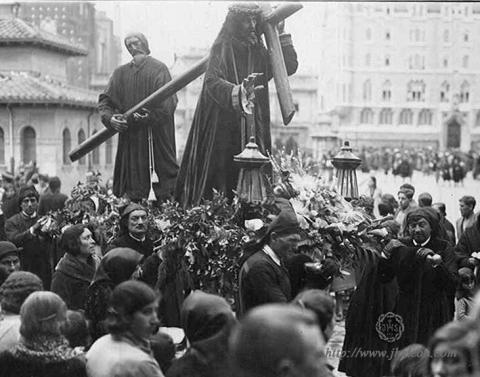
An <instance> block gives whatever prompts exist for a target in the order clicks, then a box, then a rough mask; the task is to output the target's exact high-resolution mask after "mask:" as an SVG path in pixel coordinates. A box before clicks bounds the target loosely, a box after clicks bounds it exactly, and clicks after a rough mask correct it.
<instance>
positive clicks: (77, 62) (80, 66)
mask: <svg viewBox="0 0 480 377" xmlns="http://www.w3.org/2000/svg"><path fill="white" fill-rule="evenodd" d="M18 4H19V8H18V10H17V17H19V18H21V19H23V20H25V21H27V22H28V23H30V24H32V25H35V26H37V27H40V28H42V29H44V30H48V31H50V32H51V33H57V34H59V35H61V36H63V37H65V38H66V39H68V40H69V41H70V42H71V43H76V44H82V45H84V46H85V47H86V48H87V51H88V54H87V55H86V56H77V57H72V58H71V59H68V62H67V79H68V82H69V83H70V84H71V85H75V86H79V87H84V88H92V89H95V90H102V89H103V88H104V87H105V86H106V84H107V82H108V78H109V75H110V74H111V73H112V72H113V70H114V69H115V68H116V67H117V66H118V65H119V64H120V58H121V45H120V41H119V38H118V37H117V36H115V35H114V33H113V21H112V20H111V19H109V18H108V17H106V15H105V13H104V12H98V11H96V9H95V5H94V4H93V3H90V2H87V1H75V2H61V1H55V2H53V1H51V2H21V3H18Z"/></svg>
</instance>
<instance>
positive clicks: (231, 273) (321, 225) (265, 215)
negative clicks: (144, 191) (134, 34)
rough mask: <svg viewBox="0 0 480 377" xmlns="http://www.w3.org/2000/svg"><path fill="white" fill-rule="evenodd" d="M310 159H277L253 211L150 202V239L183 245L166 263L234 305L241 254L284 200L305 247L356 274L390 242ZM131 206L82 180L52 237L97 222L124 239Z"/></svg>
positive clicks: (53, 220) (239, 205)
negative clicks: (173, 262)
mask: <svg viewBox="0 0 480 377" xmlns="http://www.w3.org/2000/svg"><path fill="white" fill-rule="evenodd" d="M305 161H306V159H304V158H303V157H302V156H301V155H293V154H290V155H287V154H285V153H281V154H280V155H278V156H276V157H275V158H272V157H271V162H272V167H273V172H274V177H275V184H274V185H272V186H274V189H273V197H272V198H270V199H269V200H267V201H265V202H264V203H261V204H255V205H252V204H248V205H247V204H246V203H245V202H243V201H242V199H241V198H238V197H237V198H236V200H235V201H234V203H229V202H228V200H227V199H226V198H225V197H224V196H223V195H221V194H220V193H218V192H215V193H214V195H213V199H212V200H205V201H203V202H202V204H201V205H199V206H196V207H192V208H187V209H185V208H183V207H182V206H181V205H180V204H179V203H177V202H173V201H167V202H165V203H162V204H161V205H160V206H159V207H157V206H154V205H152V204H151V203H150V202H145V203H144V204H145V206H146V207H147V208H148V213H149V225H150V226H149V232H150V234H149V237H150V238H151V239H152V240H153V241H154V244H155V245H157V246H161V245H163V244H166V243H169V242H171V241H173V240H175V241H177V242H180V244H181V245H182V249H181V250H182V255H170V256H167V257H168V258H185V261H186V262H187V266H188V269H189V271H190V273H191V275H192V278H193V281H194V285H195V288H197V289H202V290H206V291H209V292H213V293H217V294H220V295H222V296H224V297H227V298H230V299H233V298H234V297H235V292H236V291H237V281H238V276H237V274H238V271H239V267H240V266H239V261H240V260H241V257H242V253H243V251H244V250H245V247H248V244H249V243H251V242H252V240H253V239H254V238H255V237H258V233H259V232H260V233H261V231H262V229H264V228H265V225H267V224H268V223H269V222H270V221H271V220H272V218H273V217H274V216H275V215H276V214H277V213H278V212H279V210H280V208H279V206H278V203H276V199H278V198H283V199H287V200H288V201H289V202H290V203H291V205H292V206H293V208H294V209H295V212H296V213H297V217H298V219H299V223H300V226H301V228H302V232H303V241H302V246H303V247H302V248H301V249H302V250H303V251H304V252H307V253H308V254H309V255H310V256H311V257H313V259H314V260H315V261H316V262H321V261H322V260H323V259H325V258H326V257H330V258H334V259H335V260H336V261H337V262H338V263H339V264H340V266H341V267H342V268H355V267H357V266H361V265H362V264H363V263H367V262H368V260H369V259H370V258H372V257H376V256H379V255H380V254H381V251H382V249H383V246H384V245H385V243H386V242H387V241H388V240H389V237H388V235H387V234H384V233H381V232H375V231H374V232H372V230H374V229H377V228H380V227H381V225H380V222H379V221H374V220H373V216H371V215H369V211H370V208H369V207H372V203H371V201H370V200H368V199H366V198H360V199H359V200H356V201H351V202H348V201H347V200H345V199H344V198H343V197H342V196H341V195H340V194H339V193H338V192H337V190H336V188H335V182H327V181H326V180H325V179H324V178H323V177H321V176H320V175H319V173H318V171H317V167H316V165H315V164H312V163H311V161H310V162H308V161H307V162H308V163H307V164H306V163H305ZM277 202H279V201H277ZM280 202H281V201H280ZM284 202H285V201H284ZM127 204H128V203H127V202H126V201H125V200H123V199H119V198H117V197H115V196H113V195H109V194H107V193H106V192H105V191H104V190H103V189H102V188H101V187H100V185H88V184H83V183H80V182H79V183H78V184H77V186H75V187H74V188H73V190H72V193H71V198H70V199H69V200H68V201H67V202H66V205H65V208H64V209H63V210H61V211H56V212H52V213H50V214H49V215H48V226H47V227H46V228H45V233H47V234H49V235H50V236H51V237H52V238H58V237H59V236H60V235H61V233H62V230H63V229H64V228H65V227H66V226H69V225H70V224H77V223H85V224H91V225H92V228H93V229H94V230H95V233H96V235H97V240H99V242H100V243H101V245H102V246H105V245H106V244H108V243H109V242H110V241H111V240H112V239H113V238H115V236H116V235H117V234H118V232H119V222H120V213H121V211H122V209H123V208H124V207H125V206H126V205H127ZM177 250H178V249H177Z"/></svg>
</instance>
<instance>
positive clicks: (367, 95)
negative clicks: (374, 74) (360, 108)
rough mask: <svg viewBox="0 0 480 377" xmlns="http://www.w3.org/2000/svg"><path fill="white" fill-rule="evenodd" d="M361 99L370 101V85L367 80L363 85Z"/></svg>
mask: <svg viewBox="0 0 480 377" xmlns="http://www.w3.org/2000/svg"><path fill="white" fill-rule="evenodd" d="M363 99H364V100H365V101H370V100H371V99H372V83H371V82H370V80H367V81H365V82H364V83H363Z"/></svg>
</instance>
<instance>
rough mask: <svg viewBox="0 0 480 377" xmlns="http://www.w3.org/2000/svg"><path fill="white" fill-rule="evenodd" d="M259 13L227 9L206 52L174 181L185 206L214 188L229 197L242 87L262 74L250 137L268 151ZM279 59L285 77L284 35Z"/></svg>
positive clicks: (241, 134)
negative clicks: (224, 17)
mask: <svg viewBox="0 0 480 377" xmlns="http://www.w3.org/2000/svg"><path fill="white" fill-rule="evenodd" d="M259 13H260V8H259V6H258V5H256V4H254V3H248V4H234V5H233V6H232V7H230V9H229V12H228V14H227V17H226V20H225V22H224V24H223V27H222V29H221V31H220V33H219V35H218V37H217V39H216V40H215V43H214V44H213V46H212V48H211V51H210V60H209V62H208V67H207V71H206V73H205V79H204V82H203V88H202V92H201V94H200V99H199V101H198V103H197V108H196V110H195V115H194V118H193V122H192V127H191V129H190V134H189V136H188V140H187V144H186V147H185V154H184V156H183V159H182V164H181V168H180V173H179V177H178V182H177V189H176V196H177V199H178V200H179V201H180V202H181V203H183V204H184V205H185V206H186V205H189V204H197V203H198V202H199V201H200V199H202V198H211V197H212V192H213V189H216V190H217V191H221V192H223V193H224V194H225V195H226V196H227V197H228V198H232V197H233V192H232V190H234V189H236V185H237V180H238V172H239V170H238V167H237V166H236V164H234V162H233V156H234V155H236V154H239V153H240V152H241V151H242V150H243V148H244V147H245V145H246V143H247V142H248V140H246V138H247V136H248V135H247V134H248V133H249V130H247V129H246V128H247V127H242V112H243V109H242V106H241V101H239V100H238V99H239V98H242V95H243V96H244V97H245V87H244V86H242V82H243V80H244V79H245V78H247V77H248V76H249V75H250V74H252V73H260V74H263V76H261V77H260V78H259V79H258V80H257V82H256V83H255V86H263V87H264V89H263V90H258V91H255V96H254V97H255V110H254V132H253V133H254V135H253V136H255V141H256V143H257V144H258V147H259V150H260V151H261V152H262V153H263V154H264V155H266V154H267V152H269V151H271V135H270V105H269V93H268V81H269V80H270V79H271V78H272V72H271V67H270V63H269V59H268V52H267V50H266V49H265V47H264V45H263V43H262V40H261V37H260V33H259V31H258V25H257V19H258V17H259ZM280 41H281V44H282V50H283V56H284V59H285V64H286V67H287V73H288V74H289V75H291V74H293V73H295V71H296V69H297V66H298V63H297V54H296V52H295V49H294V48H293V45H292V41H291V36H290V35H289V34H282V35H280Z"/></svg>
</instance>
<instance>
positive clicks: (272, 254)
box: [262, 245, 282, 266]
mask: <svg viewBox="0 0 480 377" xmlns="http://www.w3.org/2000/svg"><path fill="white" fill-rule="evenodd" d="M262 250H263V252H264V253H265V254H267V255H268V256H269V257H270V258H272V260H273V261H274V262H275V264H277V265H279V266H281V265H282V264H281V263H280V258H278V255H277V254H275V251H273V249H272V248H271V247H270V246H268V245H265V246H264V247H263V249H262Z"/></svg>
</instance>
